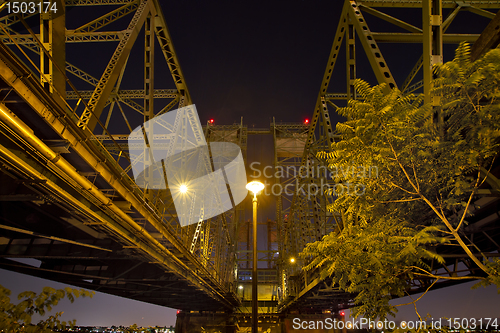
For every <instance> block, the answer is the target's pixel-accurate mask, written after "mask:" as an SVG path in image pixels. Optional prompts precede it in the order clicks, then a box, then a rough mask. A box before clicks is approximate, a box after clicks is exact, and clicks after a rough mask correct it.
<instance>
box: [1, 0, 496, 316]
mask: <svg viewBox="0 0 500 333" xmlns="http://www.w3.org/2000/svg"><path fill="white" fill-rule="evenodd" d="M430 3H432V4H433V5H436V6H437V5H438V4H440V3H441V1H435V0H433V1H430V0H429V1H422V2H419V1H412V2H411V1H410V2H408V1H391V2H387V1H376V0H375V1H354V0H352V1H345V6H344V9H343V11H342V13H341V21H340V22H339V26H338V29H337V34H336V37H335V41H334V44H333V46H332V53H331V54H330V58H329V61H328V64H327V68H326V70H325V74H324V77H323V81H322V83H321V90H320V93H319V95H318V99H317V103H316V107H315V109H314V113H313V116H312V118H311V122H310V123H309V124H296V123H293V124H277V123H274V122H273V123H272V124H271V125H270V128H269V130H268V129H265V130H263V131H261V132H259V131H258V130H256V129H254V130H253V132H252V131H247V128H246V126H244V125H243V122H242V123H241V124H235V125H226V126H214V125H207V126H206V127H205V128H204V129H205V138H206V141H207V142H210V141H212V142H213V141H226V142H233V143H235V144H237V145H238V146H239V147H240V148H241V150H242V152H243V156H244V157H245V158H246V155H245V153H246V142H247V135H251V134H255V135H261V134H267V135H272V137H273V140H274V167H275V168H284V169H285V168H291V169H292V170H293V169H294V170H295V171H297V170H300V168H306V169H307V168H309V170H319V169H315V168H320V167H323V168H324V164H323V162H322V161H321V160H319V159H318V158H317V157H316V154H317V152H319V151H329V150H330V145H331V143H332V142H335V141H336V140H339V139H341V138H340V137H338V136H337V135H336V133H335V130H334V129H335V126H334V125H335V124H334V123H333V121H332V119H331V118H330V111H332V112H335V110H336V109H337V108H338V107H339V106H338V105H337V104H335V103H344V102H345V101H347V100H348V99H350V98H356V95H355V93H354V90H353V83H354V80H355V79H356V62H358V63H359V62H360V61H362V60H361V59H360V58H358V59H357V58H356V53H355V49H356V45H357V44H361V46H362V47H363V49H364V50H365V54H366V56H367V60H368V62H370V64H372V69H373V71H374V75H375V77H376V78H377V81H378V82H379V83H382V82H386V83H388V84H389V85H391V86H398V85H397V82H396V80H395V78H394V77H393V76H392V73H391V71H390V70H389V65H388V64H386V62H385V60H384V58H383V57H382V52H381V50H380V48H379V44H382V43H392V42H408V43H413V44H415V43H417V42H422V43H427V44H432V45H434V46H436V45H438V44H439V43H448V42H450V43H456V42H457V41H460V40H462V39H463V38H465V39H467V40H469V41H471V42H473V41H475V40H476V39H478V38H479V39H478V40H479V41H480V45H479V44H477V45H479V46H477V47H476V50H479V51H477V52H478V53H481V52H484V51H485V50H486V49H488V48H490V47H492V46H493V45H496V44H498V33H492V29H493V30H494V27H493V28H491V27H490V28H487V29H486V30H485V32H486V34H483V35H481V36H479V35H464V36H461V35H458V34H448V35H447V34H444V32H443V31H446V30H447V29H448V26H449V25H450V24H451V22H452V21H453V19H454V17H455V16H456V15H458V13H459V12H460V11H466V10H467V11H471V12H473V13H476V14H479V15H482V16H484V17H487V18H489V19H492V18H493V20H492V22H498V14H497V15H496V16H495V15H494V13H493V12H492V11H491V9H492V8H493V9H498V7H500V5H499V3H498V2H493V1H487V2H484V1H464V2H458V3H455V2H451V1H444V2H443V3H444V6H445V8H446V9H447V10H448V12H447V15H445V19H444V21H443V20H442V17H441V18H440V19H441V21H440V20H439V19H438V17H437V16H439V15H434V16H435V17H433V18H431V17H429V18H428V21H426V22H427V23H428V26H427V27H423V29H421V28H419V27H415V26H413V25H411V24H408V23H405V22H403V21H401V20H398V19H395V18H394V17H392V16H390V15H388V14H386V13H384V12H383V11H382V10H379V9H380V8H382V9H383V8H384V7H386V6H393V5H394V6H396V5H397V6H396V7H398V8H399V9H401V8H406V7H408V8H413V7H422V6H423V5H424V4H425V8H424V9H428V10H430V8H431V7H432V6H431V5H430ZM66 4H67V5H68V6H69V5H73V6H79V5H81V6H87V5H92V4H95V5H102V4H106V1H99V0H92V1H87V0H85V1H79V0H67V1H66ZM113 4H114V5H115V6H120V7H119V8H116V9H114V10H112V11H111V12H109V13H106V14H104V15H103V16H102V17H101V18H99V19H96V20H93V21H92V22H90V23H88V24H85V25H82V26H81V27H77V28H75V29H73V28H67V27H66V28H65V27H64V26H57V24H59V23H57V24H56V25H55V26H53V27H52V28H51V29H52V30H50V31H51V33H52V35H51V38H52V37H54V38H55V37H58V38H59V37H60V38H66V43H67V44H68V45H69V43H75V42H81V43H84V42H85V43H86V42H92V43H104V42H106V41H113V42H117V43H118V44H119V45H118V46H117V47H116V50H115V53H114V54H113V57H112V59H110V61H109V63H108V65H107V67H106V70H105V72H104V73H103V74H102V76H101V77H100V79H97V78H95V77H93V76H92V75H90V74H89V73H86V72H84V71H83V70H81V69H80V68H77V67H76V66H74V65H72V64H71V63H68V62H66V61H65V55H66V53H65V50H64V48H61V47H60V45H59V46H57V45H55V44H54V43H53V42H52V39H51V41H50V42H48V43H45V44H44V45H45V47H47V49H48V50H50V52H53V53H50V54H49V53H43V52H42V51H41V49H40V47H42V46H43V45H41V44H38V43H37V35H38V37H40V35H41V34H42V33H41V32H40V34H37V33H35V34H32V35H27V34H17V33H15V31H14V29H13V28H12V27H14V26H15V25H16V24H17V25H19V24H20V21H19V20H18V18H16V17H15V16H12V15H10V16H9V17H7V18H0V20H2V24H4V25H5V27H6V29H5V30H3V32H2V33H1V38H2V39H1V43H0V101H1V103H0V184H1V186H0V268H3V269H8V270H12V271H17V272H20V273H25V274H29V275H33V276H38V277H41V278H46V279H51V280H55V281H59V282H63V283H68V284H71V285H75V286H79V287H83V288H87V289H91V290H97V291H101V292H105V293H109V294H113V295H117V296H122V297H126V298H130V299H135V300H140V301H145V302H148V303H153V304H157V305H162V306H167V307H171V308H177V309H182V310H186V312H185V313H188V311H190V310H196V311H229V312H230V311H233V310H234V309H238V308H240V310H241V309H244V308H249V305H250V300H249V299H248V298H247V299H243V298H244V297H242V296H244V295H245V292H246V289H245V290H243V291H242V292H241V293H240V294H239V291H238V289H239V287H242V289H244V288H245V287H248V286H250V282H251V281H250V280H249V277H250V271H251V265H249V262H250V252H251V250H252V249H251V248H250V245H249V244H250V236H249V235H250V224H249V222H248V221H243V220H242V215H243V208H242V206H241V205H239V206H236V207H234V208H233V210H231V211H229V212H227V213H225V214H221V215H220V216H217V217H214V218H212V219H210V220H208V221H205V222H199V223H198V224H194V225H190V226H187V227H181V226H180V225H179V223H178V221H177V215H176V214H177V213H176V211H175V207H174V206H173V204H172V200H171V199H172V196H171V194H170V191H169V189H167V190H165V191H163V192H159V191H155V190H151V189H141V188H138V186H137V185H135V183H134V182H133V181H132V177H131V165H132V164H133V163H137V160H134V158H131V157H130V156H129V155H128V148H130V147H128V146H127V143H126V140H127V135H126V134H123V133H130V131H132V128H134V127H136V126H140V125H141V124H142V123H144V122H147V121H148V120H150V119H151V118H154V117H155V116H158V115H161V114H163V113H165V112H168V111H170V110H172V109H174V108H175V107H176V106H177V107H179V108H180V107H183V106H185V105H189V104H191V103H192V101H191V96H190V95H189V91H188V90H187V86H186V83H185V81H184V77H183V75H182V72H181V70H180V67H179V64H178V62H177V58H176V55H175V51H174V49H173V46H172V44H171V40H170V36H169V35H168V30H167V29H166V25H165V22H164V18H163V16H162V14H161V8H160V6H159V2H158V1H156V0H150V1H146V0H142V1H139V0H116V1H114V3H113ZM378 7H380V8H379V9H376V8H378ZM433 8H434V7H433ZM436 8H437V9H439V10H442V8H441V7H439V6H437V7H436ZM436 8H434V9H433V10H437V9H436ZM129 14H130V15H132V14H133V16H134V17H133V19H132V20H131V21H130V24H129V25H128V28H127V29H124V30H123V31H104V32H103V31H102V30H103V28H104V27H105V26H106V25H107V24H109V23H111V22H115V21H119V20H122V19H123V18H124V17H127V15H129ZM363 14H367V16H368V15H372V16H375V17H377V18H379V19H382V20H385V21H387V22H388V23H391V24H395V25H396V26H398V27H399V28H398V29H406V30H409V32H408V33H401V34H398V33H384V32H372V31H371V30H370V28H369V27H368V25H367V23H366V21H365V18H364V16H363ZM16 20H17V21H16ZM40 22H41V23H42V24H43V23H47V18H43V17H42V18H40ZM54 22H55V21H54ZM125 26H127V25H125ZM96 30H100V31H96ZM139 31H141V35H142V34H143V33H144V36H143V37H144V40H142V41H141V42H140V43H137V44H140V47H144V50H143V49H141V50H140V51H141V52H143V51H144V63H143V64H140V65H143V67H142V68H138V69H137V68H135V70H136V71H137V70H139V71H140V70H143V71H144V73H149V74H150V73H152V72H154V66H153V63H154V62H153V61H152V60H153V59H154V55H152V54H153V53H154V45H156V48H157V50H158V49H159V50H160V51H161V52H162V53H163V55H164V57H165V61H166V64H164V65H165V66H164V67H165V68H167V66H168V70H170V74H171V75H172V78H173V84H174V85H175V88H176V89H154V85H153V81H154V80H153V76H152V75H149V76H148V75H146V74H145V78H144V82H141V85H142V84H143V85H142V86H141V87H139V88H140V89H135V90H123V89H121V88H120V83H121V80H122V78H123V76H124V72H125V69H126V64H127V61H128V57H129V55H130V54H131V49H132V48H133V47H134V45H133V44H134V41H135V39H137V37H138V34H139ZM397 31H399V30H397ZM58 34H62V36H58ZM65 34H66V35H65ZM356 36H357V37H356ZM488 36H489V37H488ZM42 37H43V36H42ZM344 37H345V38H344ZM462 37H463V38H462ZM482 37H484V38H483V39H481V38H482ZM155 38H156V39H155ZM356 38H357V39H356ZM484 39H487V40H484ZM343 40H345V43H344V46H342V42H343ZM155 41H156V42H155ZM38 42H39V41H38ZM495 43H496V44H495ZM7 44H9V45H8V46H7ZM49 44H50V47H49V46H48V45H49ZM52 44H54V45H52ZM62 45H64V43H62ZM52 46H54V47H52ZM115 46H116V45H115ZM358 46H359V45H358ZM68 47H69V46H68ZM428 47H429V45H427V46H425V45H424V47H423V57H421V58H420V60H418V61H417V63H416V64H415V66H414V67H413V68H410V69H409V71H408V72H409V75H408V77H407V78H406V80H405V82H404V83H403V84H400V85H399V87H401V90H402V91H403V92H412V91H416V92H419V91H422V92H424V94H426V96H427V95H428V94H429V86H428V82H427V81H429V80H427V79H429V75H430V68H431V67H432V63H433V62H439V61H442V60H443V57H442V52H441V51H442V49H439V50H434V51H432V50H430V49H428ZM341 48H345V50H344V51H345V53H346V66H345V68H342V70H343V72H345V74H343V75H344V76H346V84H345V91H340V92H339V91H332V92H328V87H329V83H330V80H331V78H332V77H333V75H336V74H332V73H334V72H333V70H334V66H335V63H336V61H337V58H338V57H337V56H338V55H339V54H340V53H339V52H340V49H341ZM358 49H360V48H358ZM20 50H27V51H30V52H32V51H35V57H37V58H38V59H37V61H39V62H41V63H42V64H41V65H40V68H34V65H33V64H34V63H35V62H36V61H35V62H33V63H30V61H31V60H32V59H31V60H30V61H28V59H23V60H20V54H21V53H22V55H23V56H24V55H25V54H24V53H23V52H21V51H20ZM14 51H15V52H14ZM57 52H60V53H59V54H58V53H57ZM436 52H437V53H436ZM358 53H359V52H358ZM430 54H433V57H432V58H429V57H427V56H429V55H430ZM62 55H64V56H62ZM424 55H425V57H424ZM47 63H49V64H51V66H49V67H50V68H46V64H47ZM44 64H45V65H44ZM131 65H132V66H133V65H136V64H131ZM43 66H45V67H43ZM58 66H59V67H58ZM129 66H130V64H129ZM56 67H58V68H56ZM103 67H104V66H103ZM139 67H140V66H139ZM61 68H63V69H65V70H64V71H62V72H64V73H60V72H58V70H59V71H60V70H61ZM92 69H93V68H92ZM37 70H39V71H40V73H37ZM419 71H421V72H422V73H421V74H417V73H418V72H419ZM158 72H160V71H159V70H158ZM66 73H67V74H72V75H74V76H76V77H77V79H81V80H82V81H84V84H82V87H83V86H85V87H86V88H82V89H80V90H79V88H78V89H75V87H74V86H71V89H69V88H67V87H66V88H67V89H66V88H65V87H64V86H65V84H66V81H65V79H67V77H66V76H65V75H66ZM161 73H163V72H161ZM358 74H359V73H358ZM358 76H359V75H358ZM420 77H421V78H422V80H420V81H418V82H415V81H417V80H418V79H419V78H420ZM72 78H73V77H72ZM89 85H90V86H91V87H92V89H94V90H84V89H87V88H88V87H89ZM58 89H59V91H58ZM66 90H68V91H66ZM162 99H167V100H168V102H167V103H165V104H166V105H161V108H160V107H156V108H155V107H154V106H153V102H155V103H157V104H155V106H158V104H160V103H159V100H162ZM339 101H340V102H339ZM140 102H142V105H141V104H140ZM83 104H85V106H83ZM113 108H114V109H113ZM113 110H115V112H114V113H113ZM77 111H78V112H77ZM117 114H118V116H117ZM116 117H118V118H119V120H120V121H121V124H122V125H123V128H119V129H117V128H116V127H114V126H113V121H115V120H116ZM120 117H121V118H120ZM127 128H128V129H129V130H130V131H127ZM141 158H144V159H147V157H144V156H143V157H141ZM286 170H288V169H286ZM323 170H324V169H323ZM310 174H311V173H309V174H308V176H307V177H301V176H300V175H296V174H294V175H293V176H289V175H287V176H275V179H274V184H279V185H281V187H282V188H287V189H288V190H289V193H293V194H292V195H289V194H288V193H287V192H286V191H282V192H284V193H282V194H281V195H278V196H276V200H277V202H276V221H272V223H268V228H269V234H268V237H269V239H268V244H271V243H273V245H272V246H269V247H268V248H267V249H266V251H262V253H264V252H265V255H264V257H261V258H260V259H259V260H261V261H264V262H267V263H268V266H267V272H266V273H269V272H271V271H272V272H271V273H272V274H269V275H268V276H267V277H268V278H269V280H267V281H264V280H261V281H262V282H261V284H262V285H265V284H266V283H267V285H266V287H269V288H271V287H270V286H271V285H272V288H274V287H275V289H276V292H275V291H274V290H275V289H273V292H271V293H269V294H270V299H266V300H264V301H262V302H261V305H262V307H263V308H267V310H269V311H268V312H273V313H277V312H280V313H282V314H286V313H295V312H301V313H311V314H319V313H322V312H323V311H325V310H328V311H332V312H334V311H337V310H339V309H343V308H348V307H351V306H353V304H352V300H353V298H354V296H355V295H352V294H349V293H345V292H342V291H340V290H339V289H338V286H335V285H333V284H332V282H331V280H330V279H329V278H326V279H322V278H320V275H321V274H320V272H319V271H316V270H313V271H309V272H303V271H301V270H300V265H298V264H297V265H290V264H289V262H288V261H289V259H290V258H291V257H295V258H298V254H299V253H300V252H301V251H302V249H303V248H304V247H305V246H306V244H307V243H310V242H314V241H317V240H320V239H321V238H322V237H323V236H324V235H325V234H328V233H329V232H332V231H335V230H337V229H338V225H339V223H338V222H339V221H340V214H337V213H331V212H328V211H327V209H326V207H327V205H328V204H330V203H331V202H332V200H333V198H331V197H327V196H324V195H315V196H308V195H301V193H300V192H299V191H298V190H297V189H298V188H300V187H301V186H302V185H304V184H307V185H310V184H315V185H317V186H319V185H320V184H323V183H328V182H329V179H328V176H327V175H326V173H325V171H322V172H321V173H317V174H314V176H309V175H310ZM492 174H493V175H495V176H496V177H499V176H500V165H498V164H497V166H496V167H495V168H494V169H493V170H492ZM495 179H496V180H497V182H496V183H495V182H493V183H490V184H484V186H483V187H482V188H481V195H478V196H477V197H476V198H475V201H474V202H473V203H474V206H475V207H476V208H475V209H476V210H475V211H474V216H473V217H472V218H471V219H470V221H469V222H470V223H469V226H467V227H466V228H464V230H463V232H464V235H465V236H467V238H468V242H469V245H470V246H471V248H477V249H480V250H481V252H483V253H485V254H486V255H487V256H488V257H490V258H491V257H495V256H498V253H499V251H500V245H499V244H500V223H499V221H500V219H499V215H498V206H499V202H500V201H499V196H498V193H499V190H500V185H499V184H500V182H498V178H495ZM245 223H246V224H245ZM245 228H246V230H247V231H246V232H245V231H244V230H245ZM271 229H272V230H271ZM242 239H244V241H243V240H242ZM438 252H439V253H441V254H443V256H444V257H445V259H446V264H445V265H439V266H436V267H433V272H434V273H435V274H438V275H439V274H441V275H443V276H445V275H446V276H463V275H468V274H476V275H477V274H480V272H479V271H478V270H477V267H476V266H475V265H474V263H473V262H472V261H471V260H470V259H469V258H467V257H466V256H465V255H464V254H462V253H460V252H458V251H454V250H449V249H448V248H438ZM241 262H246V265H240V263H241ZM264 271H265V270H264V269H262V270H261V272H264ZM262 275H263V277H264V276H265V274H262ZM431 283H432V281H429V280H415V281H412V282H411V284H412V285H411V290H410V292H411V293H418V292H422V291H424V290H425V289H426V288H427V287H428V286H429V285H430V284H431ZM454 283H459V282H456V281H452V282H446V281H445V282H439V283H437V284H436V285H435V288H439V287H445V286H448V285H450V284H454ZM244 286H245V287H244ZM242 299H243V301H242ZM193 316H194V315H193ZM194 317H195V316H194ZM221 317H223V316H221ZM271 317H272V318H271ZM275 317H276V316H274V315H273V316H270V317H269V318H268V321H269V323H271V322H272V321H274V320H275V319H276V318H275ZM239 318H240V319H239V320H242V321H248V320H249V318H248V316H247V315H246V314H244V315H240V317H239ZM226 320H227V318H226V317H223V318H222V319H221V322H223V321H226ZM233 324H234V323H233ZM224 325H232V324H228V323H226V322H224ZM233 326H234V325H233Z"/></svg>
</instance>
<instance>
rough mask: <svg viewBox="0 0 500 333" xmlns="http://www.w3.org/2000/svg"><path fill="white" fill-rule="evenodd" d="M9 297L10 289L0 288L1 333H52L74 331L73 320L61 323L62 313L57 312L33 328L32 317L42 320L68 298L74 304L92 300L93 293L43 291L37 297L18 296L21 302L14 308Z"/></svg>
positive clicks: (30, 293) (28, 293)
mask: <svg viewBox="0 0 500 333" xmlns="http://www.w3.org/2000/svg"><path fill="white" fill-rule="evenodd" d="M10 294H11V292H10V290H9V289H7V288H4V287H3V286H2V285H0V331H2V332H27V333H35V332H36V333H48V332H53V329H65V328H66V327H73V326H74V325H75V322H76V320H72V321H69V322H65V321H61V320H60V317H61V315H62V314H63V312H57V313H56V314H55V315H51V316H49V317H48V318H47V319H44V320H41V321H40V322H39V323H38V324H36V325H35V324H32V322H31V321H32V316H33V315H35V314H38V315H40V316H45V314H46V313H47V312H50V311H51V310H52V308H53V307H54V306H56V305H57V304H58V303H59V301H60V300H61V299H64V298H68V299H69V300H70V302H71V303H73V302H74V300H75V298H78V297H80V296H82V297H92V296H93V295H94V292H89V291H87V290H84V289H72V288H69V287H67V288H64V289H57V290H56V289H54V288H50V287H45V288H43V291H42V292H41V293H39V294H37V293H35V292H33V291H25V292H22V293H20V294H19V295H18V297H17V298H18V300H21V301H20V302H19V303H17V304H14V303H11V301H10Z"/></svg>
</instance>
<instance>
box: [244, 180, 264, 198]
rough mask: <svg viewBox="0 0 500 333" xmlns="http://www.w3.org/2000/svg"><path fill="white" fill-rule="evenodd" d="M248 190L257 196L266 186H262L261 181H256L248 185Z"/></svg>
mask: <svg viewBox="0 0 500 333" xmlns="http://www.w3.org/2000/svg"><path fill="white" fill-rule="evenodd" d="M246 188H247V190H249V191H250V192H252V193H253V194H254V195H257V194H258V193H259V192H260V191H262V190H263V189H264V184H262V183H261V182H259V181H256V180H254V181H252V182H250V183H248V184H247V186H246Z"/></svg>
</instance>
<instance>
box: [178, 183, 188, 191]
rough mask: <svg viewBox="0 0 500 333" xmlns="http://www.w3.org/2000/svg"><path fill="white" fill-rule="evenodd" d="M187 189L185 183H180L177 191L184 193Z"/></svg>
mask: <svg viewBox="0 0 500 333" xmlns="http://www.w3.org/2000/svg"><path fill="white" fill-rule="evenodd" d="M187 190H188V187H187V186H186V185H185V184H182V185H181V186H179V191H180V192H181V193H186V192H187Z"/></svg>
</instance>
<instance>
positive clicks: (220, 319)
mask: <svg viewBox="0 0 500 333" xmlns="http://www.w3.org/2000/svg"><path fill="white" fill-rule="evenodd" d="M236 323H237V320H236V317H235V316H234V315H233V314H232V313H216V312H203V311H200V312H184V311H181V312H180V313H178V314H177V320H176V322H175V332H176V333H177V332H179V333H201V332H207V333H209V332H221V333H236V332H237V331H236V329H237V325H236Z"/></svg>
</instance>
